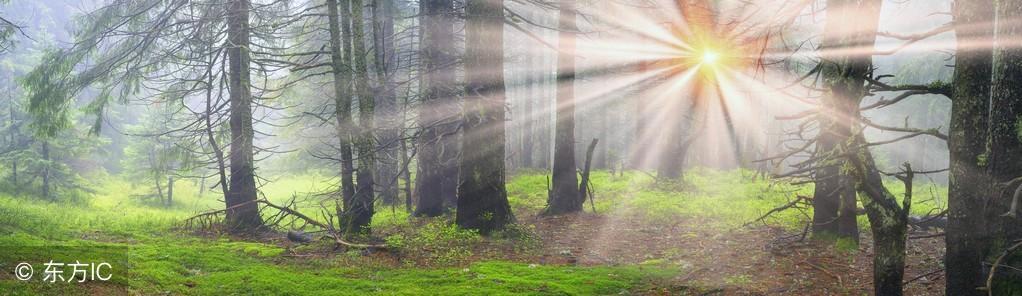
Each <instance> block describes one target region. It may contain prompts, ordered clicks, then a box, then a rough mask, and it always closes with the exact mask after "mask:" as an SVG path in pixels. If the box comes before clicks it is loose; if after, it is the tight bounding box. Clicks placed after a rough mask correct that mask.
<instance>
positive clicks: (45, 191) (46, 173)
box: [43, 140, 52, 199]
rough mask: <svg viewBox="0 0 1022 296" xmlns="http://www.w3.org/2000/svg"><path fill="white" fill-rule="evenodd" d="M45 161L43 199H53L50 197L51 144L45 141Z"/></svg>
mask: <svg viewBox="0 0 1022 296" xmlns="http://www.w3.org/2000/svg"><path fill="white" fill-rule="evenodd" d="M43 160H45V161H46V165H45V166H43V198H45V199H52V197H51V196H50V166H51V165H52V164H51V161H50V142H49V141H46V140H43Z"/></svg>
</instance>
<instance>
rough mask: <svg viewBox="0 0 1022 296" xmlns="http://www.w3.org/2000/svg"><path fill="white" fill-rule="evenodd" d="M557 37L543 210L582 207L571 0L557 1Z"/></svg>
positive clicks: (552, 212) (555, 211)
mask: <svg viewBox="0 0 1022 296" xmlns="http://www.w3.org/2000/svg"><path fill="white" fill-rule="evenodd" d="M559 11H560V25H559V26H558V29H559V31H560V38H558V39H557V40H558V55H557V109H556V110H557V111H556V115H557V120H556V123H555V130H556V131H555V135H554V165H553V177H552V178H551V180H552V182H551V183H552V185H553V188H552V189H551V190H550V193H549V195H550V196H549V197H548V199H547V208H546V210H544V214H547V215H557V214H564V213H571V212H578V211H581V210H582V204H583V203H585V198H584V195H583V194H582V193H583V192H581V190H585V188H579V187H578V175H577V172H576V171H577V170H578V167H577V166H576V165H575V92H574V91H575V38H576V37H575V34H576V33H577V31H578V28H577V25H576V24H575V13H576V12H575V1H574V0H561V1H560V9H559Z"/></svg>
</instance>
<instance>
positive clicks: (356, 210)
mask: <svg viewBox="0 0 1022 296" xmlns="http://www.w3.org/2000/svg"><path fill="white" fill-rule="evenodd" d="M345 8H346V10H344V12H345V14H344V16H346V18H345V19H346V21H345V23H344V25H347V26H351V30H350V31H349V32H351V34H347V35H345V36H343V37H344V39H345V40H344V42H345V43H350V44H351V46H352V50H351V51H349V54H348V55H347V62H348V65H351V66H352V71H354V78H355V79H354V80H353V81H352V82H353V83H352V84H353V86H354V93H353V97H356V98H358V113H359V116H358V122H359V124H358V126H357V128H356V131H357V133H356V134H355V135H353V137H355V138H357V140H356V141H355V147H356V149H357V150H358V170H357V171H356V180H355V186H356V187H355V192H354V196H352V198H351V202H349V203H347V204H345V209H344V215H343V216H341V221H342V222H341V229H343V230H344V231H345V232H346V233H360V232H368V231H369V223H370V222H371V221H372V218H373V212H374V209H373V204H374V202H375V192H374V190H375V189H374V185H373V184H374V180H373V179H374V178H373V177H374V172H375V167H376V158H375V150H376V145H375V144H376V141H375V137H374V132H373V121H374V120H373V116H374V114H373V113H374V110H373V108H374V102H373V95H372V93H371V92H370V91H369V70H368V68H367V66H366V59H367V58H368V56H367V53H368V52H367V51H366V47H365V46H366V45H365V44H366V43H365V37H364V36H365V30H364V28H363V27H364V25H363V24H364V23H365V19H364V18H363V17H362V9H363V5H362V0H351V1H350V2H349V5H347V6H345V7H342V9H345Z"/></svg>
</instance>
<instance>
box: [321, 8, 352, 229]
mask: <svg viewBox="0 0 1022 296" xmlns="http://www.w3.org/2000/svg"><path fill="white" fill-rule="evenodd" d="M344 5H347V2H345V4H344ZM326 8H327V19H328V20H329V22H330V26H329V30H330V62H331V69H332V70H333V79H334V81H333V87H334V117H335V119H336V120H337V123H336V125H337V126H336V128H337V138H338V140H339V143H338V144H339V145H340V150H341V203H340V204H338V205H337V209H336V211H337V216H338V217H342V216H344V209H345V208H347V206H348V205H349V204H351V202H352V201H351V199H352V198H353V197H354V196H355V178H354V171H355V165H354V160H353V156H352V149H351V129H352V128H354V123H353V122H352V119H351V103H352V99H351V71H349V70H348V68H347V65H348V56H350V55H351V43H350V42H344V41H347V40H342V39H341V36H342V30H343V35H344V36H349V35H351V27H350V26H348V25H346V24H347V23H348V22H350V18H348V17H345V18H344V20H343V22H345V25H344V26H341V22H342V20H341V18H340V15H339V14H340V13H339V11H340V10H341V9H344V10H345V11H347V8H341V4H339V3H338V2H337V0H326Z"/></svg>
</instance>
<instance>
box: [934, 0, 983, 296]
mask: <svg viewBox="0 0 1022 296" xmlns="http://www.w3.org/2000/svg"><path fill="white" fill-rule="evenodd" d="M952 13H953V16H954V22H955V23H956V24H963V25H968V24H978V23H985V22H988V21H990V20H992V19H994V6H993V5H990V4H989V3H981V2H979V1H955V3H954V7H953V9H952ZM965 28H968V29H967V30H966V29H965ZM993 33H994V32H993V26H986V25H981V26H961V27H959V28H958V29H957V30H955V38H956V39H957V40H958V44H959V45H958V50H957V52H956V53H955V72H954V85H953V91H952V92H953V93H952V96H951V97H952V100H951V111H952V112H951V127H950V131H949V134H948V136H949V139H948V150H949V152H950V172H949V178H948V179H949V183H948V221H947V222H948V224H947V232H946V233H947V237H946V238H945V243H946V246H947V253H946V255H945V262H944V266H945V267H946V269H947V270H946V272H947V276H945V277H944V278H945V281H946V290H945V294H946V295H963V296H968V295H976V296H978V295H983V294H985V293H983V291H980V290H977V289H976V288H977V287H982V286H984V285H985V281H986V279H984V278H983V264H982V262H983V258H984V251H983V250H984V249H986V247H984V245H985V244H986V241H987V239H986V238H985V232H986V229H985V228H986V223H985V220H984V215H985V213H983V210H982V209H983V207H984V204H985V198H984V195H985V193H986V192H987V191H988V188H989V186H987V185H986V184H988V183H987V181H986V180H987V179H986V178H985V176H986V172H985V171H984V168H983V164H982V163H981V160H980V159H981V157H982V156H983V155H984V154H985V153H986V141H987V115H988V112H989V108H990V105H989V104H990V102H989V98H990V97H989V94H990V79H991V77H990V75H991V67H992V59H993V51H992V50H990V49H982V48H978V49H970V48H968V47H967V46H965V44H967V43H972V42H987V41H989V39H988V38H990V37H991V36H993V35H994V34H993Z"/></svg>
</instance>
